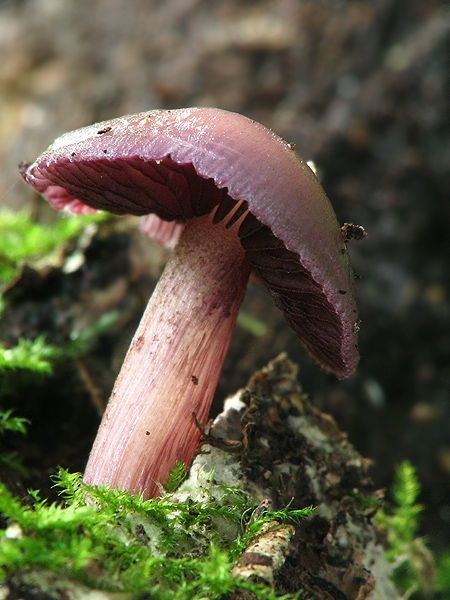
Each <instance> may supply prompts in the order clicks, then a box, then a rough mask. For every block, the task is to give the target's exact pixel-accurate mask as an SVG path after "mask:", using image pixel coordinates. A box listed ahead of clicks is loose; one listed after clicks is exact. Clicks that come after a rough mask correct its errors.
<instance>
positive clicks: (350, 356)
mask: <svg viewBox="0 0 450 600" xmlns="http://www.w3.org/2000/svg"><path fill="white" fill-rule="evenodd" d="M21 174H22V177H23V179H24V180H25V181H26V182H27V183H28V184H29V185H31V186H32V187H33V188H34V189H35V190H37V191H38V192H39V193H40V194H42V195H43V196H44V197H45V198H46V199H47V200H48V201H49V202H50V203H51V204H52V205H53V206H54V207H55V208H58V209H66V210H70V211H72V212H76V213H83V212H90V211H92V210H93V209H94V210H95V209H102V210H108V211H110V212H113V213H115V214H126V213H128V214H135V215H146V214H149V213H154V214H156V215H157V216H158V217H159V218H161V219H165V220H168V221H177V222H181V223H182V222H185V221H186V220H187V219H189V218H191V217H195V216H201V215H203V214H207V213H209V212H211V210H212V209H213V208H214V207H215V206H217V205H220V206H221V207H226V206H228V204H229V203H230V202H231V203H232V202H237V201H241V200H243V201H245V202H246V205H247V207H248V210H249V215H248V216H247V217H246V219H245V220H244V222H243V224H242V225H241V227H240V230H239V235H240V238H241V243H242V245H243V247H244V249H245V251H246V256H247V259H248V260H249V262H250V263H251V264H252V266H253V267H254V268H255V270H256V271H257V272H258V273H259V275H260V276H261V278H262V279H263V280H264V282H265V283H266V285H267V286H268V288H269V290H270V291H271V293H272V294H273V295H274V297H275V300H276V302H277V304H278V305H279V306H280V308H282V309H283V311H284V313H285V315H286V318H287V320H288V322H289V323H290V325H291V327H292V328H293V329H294V331H295V332H296V334H297V335H298V336H299V338H300V339H301V340H302V341H303V343H304V344H305V346H306V347H307V349H308V351H309V352H310V353H311V355H312V356H313V357H314V358H315V359H316V360H317V361H318V362H319V364H320V365H321V366H322V367H323V368H324V369H325V370H327V371H330V372H333V373H334V374H335V375H336V376H337V377H346V376H348V375H350V374H351V373H352V372H353V371H354V369H355V367H356V364H357V362H358V357H359V356H358V349H357V339H356V338H357V321H358V317H357V310H356V301H355V286H354V281H353V271H352V268H351V264H350V259H349V256H348V252H347V247H346V244H345V240H344V237H343V234H342V232H341V229H340V227H339V224H338V222H337V219H336V215H335V213H334V210H333V208H332V206H331V204H330V202H329V200H328V198H327V197H326V195H325V193H324V191H323V188H322V186H321V185H320V183H319V182H318V180H317V178H316V176H315V175H314V173H313V172H312V171H311V169H309V167H308V166H307V165H306V163H305V162H304V161H302V160H301V159H300V157H299V156H298V155H297V154H296V153H295V152H294V151H293V149H292V148H291V147H290V146H289V144H287V143H286V142H285V141H284V140H282V139H281V138H280V137H278V136H277V135H275V134H274V133H273V132H272V131H270V130H268V129H267V128H265V127H264V126H262V125H260V124H258V123H256V122H254V121H252V120H250V119H247V118H246V117H243V116H242V115H238V114H236V113H231V112H227V111H223V110H220V109H214V108H191V109H180V110H168V111H164V110H155V111H150V112H145V113H140V114H137V115H131V116H127V117H122V118H119V119H114V120H111V121H105V122H102V123H98V124H95V125H92V126H89V127H85V128H83V129H79V130H77V131H73V132H70V133H67V134H65V135H63V136H61V137H60V138H58V139H57V140H56V141H55V142H54V143H53V144H52V145H51V146H50V147H49V148H48V149H47V150H46V151H45V152H44V153H43V154H42V155H41V156H40V157H39V158H38V159H37V160H36V161H35V162H34V163H33V164H31V165H23V166H22V168H21ZM219 210H220V208H219Z"/></svg>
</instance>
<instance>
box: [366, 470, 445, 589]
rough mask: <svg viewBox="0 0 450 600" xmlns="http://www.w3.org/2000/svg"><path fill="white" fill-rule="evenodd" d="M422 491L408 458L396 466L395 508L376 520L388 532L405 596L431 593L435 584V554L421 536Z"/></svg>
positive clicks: (397, 579) (389, 551)
mask: <svg viewBox="0 0 450 600" xmlns="http://www.w3.org/2000/svg"><path fill="white" fill-rule="evenodd" d="M419 494H420V484H419V480H418V478H417V475H416V471H415V469H414V467H413V466H412V465H411V464H410V463H409V462H406V461H405V462H403V463H401V464H400V465H399V466H398V467H397V469H396V474H395V479H394V485H393V489H392V496H393V501H394V502H393V506H392V508H391V509H390V510H388V511H385V510H381V511H379V512H378V514H377V515H376V521H377V523H378V524H380V525H382V526H383V527H384V528H385V529H386V532H387V536H388V537H387V539H388V549H387V550H386V557H387V558H388V560H389V561H390V562H392V564H393V566H394V575H393V581H394V583H395V585H396V587H397V589H398V590H399V591H400V592H401V594H402V597H403V598H409V597H410V596H412V595H413V594H415V593H421V594H424V595H425V596H428V595H429V593H430V591H431V590H432V589H433V586H434V585H435V565H434V558H433V556H432V554H431V551H430V550H429V549H428V547H427V542H426V540H425V539H424V538H420V537H419V536H418V529H419V515H420V513H421V512H422V510H423V507H422V506H421V505H420V504H418V503H417V499H418V497H419Z"/></svg>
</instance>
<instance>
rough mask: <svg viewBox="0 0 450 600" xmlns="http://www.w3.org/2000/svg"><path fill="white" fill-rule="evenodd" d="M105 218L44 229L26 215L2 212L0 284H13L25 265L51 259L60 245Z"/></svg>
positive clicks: (78, 218)
mask: <svg viewBox="0 0 450 600" xmlns="http://www.w3.org/2000/svg"><path fill="white" fill-rule="evenodd" d="M105 218H106V215H105V214H104V213H98V214H93V215H82V216H80V215H77V216H74V217H70V216H68V217H65V218H60V219H57V220H55V221H54V222H53V223H52V224H51V225H45V224H41V223H33V222H32V220H31V217H30V214H29V212H27V211H21V212H14V211H8V210H2V211H0V239H1V240H2V249H1V252H0V282H1V281H2V282H3V283H4V284H5V283H8V282H10V281H12V280H13V279H14V278H15V277H16V276H17V275H18V273H19V271H20V268H21V265H22V264H23V263H24V262H25V261H26V262H27V263H32V262H34V261H36V260H39V259H42V258H44V257H46V256H47V257H48V256H49V255H50V254H51V253H52V252H54V251H55V250H56V249H57V248H58V247H60V246H61V244H63V243H64V242H66V241H67V240H69V239H71V238H73V237H76V236H77V235H79V234H80V232H81V231H82V230H83V229H84V227H86V225H87V224H89V223H93V222H94V223H97V222H99V221H102V220H104V219H105Z"/></svg>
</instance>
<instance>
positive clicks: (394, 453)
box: [0, 0, 450, 550]
mask: <svg viewBox="0 0 450 600" xmlns="http://www.w3.org/2000/svg"><path fill="white" fill-rule="evenodd" d="M449 10H450V9H449V6H448V4H447V3H446V2H438V1H437V0H427V1H426V2H424V1H423V0H378V1H377V2H366V1H352V2H350V1H344V0H341V1H339V0H297V1H294V0H215V1H214V0H164V1H163V2H162V1H161V0H147V1H144V0H127V1H126V2H125V1H123V0H108V1H106V0H97V1H92V2H79V1H78V0H64V1H61V0H0V201H1V204H2V205H3V206H8V207H14V208H21V207H31V208H32V210H33V211H34V214H35V215H37V216H38V217H39V218H43V219H48V218H50V217H49V211H47V212H46V210H47V209H46V208H45V207H44V206H43V204H44V203H43V202H41V200H39V199H38V198H36V197H35V196H34V195H33V194H32V192H31V190H30V189H28V188H26V187H25V186H24V185H23V184H22V183H20V182H18V170H17V165H18V163H19V162H20V161H22V160H27V161H31V160H33V159H34V158H35V157H36V156H37V155H38V154H39V153H40V152H41V151H42V150H44V148H45V147H46V146H47V145H48V144H49V143H50V142H51V141H52V140H53V139H54V138H55V137H57V136H58V135H60V134H61V133H63V132H65V131H68V130H71V129H74V128H78V127H81V126H83V125H87V124H90V123H92V122H95V121H100V120H104V119H108V118H111V117H116V116H120V115H122V114H126V113H134V112H139V111H144V110H148V109H153V108H175V107H185V106H217V107H221V108H224V109H228V110H232V111H237V112H240V113H243V114H245V115H246V116H248V117H251V118H252V119H255V120H257V121H260V122H261V123H263V124H264V125H266V126H268V127H271V128H273V129H274V130H275V131H276V132H277V133H278V134H280V135H281V136H283V137H284V138H286V139H287V140H288V141H289V142H293V143H295V145H296V149H297V151H298V153H299V154H300V155H301V156H302V157H303V158H305V159H308V160H313V161H314V162H315V165H316V167H317V171H318V175H319V177H320V179H321V181H322V183H323V185H324V187H325V189H326V191H327V193H328V195H329V197H330V199H331V201H332V203H333V205H334V207H335V209H336V212H337V214H338V218H339V220H340V222H344V221H350V222H353V223H358V224H361V225H363V226H364V227H365V228H366V230H367V233H368V238H367V240H365V241H361V242H353V243H351V244H350V250H351V255H352V259H353V263H354V268H355V270H356V272H358V273H359V274H361V276H362V277H361V279H360V280H359V282H358V295H359V308H360V317H361V320H362V324H361V333H360V348H361V356H362V358H361V362H360V366H359V368H358V371H357V373H356V374H355V375H354V376H353V377H351V378H350V379H348V380H345V381H342V382H338V381H336V380H335V379H334V378H332V377H331V376H327V375H324V374H323V373H322V372H321V371H320V370H319V369H318V367H316V366H315V365H314V364H312V363H311V361H310V359H309V358H308V357H307V356H306V353H305V352H304V351H303V349H302V347H301V345H300V343H299V342H298V340H297V339H296V338H295V336H294V334H293V333H292V332H291V331H290V330H289V328H288V327H287V325H286V324H285V322H284V319H283V316H282V315H281V313H279V311H278V310H277V309H276V308H275V307H274V306H273V303H272V301H271V299H270V298H269V296H268V295H267V294H266V293H265V292H264V290H263V289H262V288H261V287H260V286H259V285H258V283H256V282H253V283H252V285H251V286H250V289H249V292H248V294H247V298H246V301H245V304H244V307H243V310H244V312H246V313H247V314H251V315H253V316H254V317H256V318H258V319H260V320H262V321H264V322H265V323H266V324H267V325H268V326H269V327H268V331H267V333H266V334H265V335H264V336H263V337H255V336H253V335H252V334H251V333H249V332H248V331H247V330H246V329H243V328H237V330H236V335H235V336H234V338H233V342H232V345H231V348H230V352H229V355H228V357H227V361H226V364H225V367H224V372H223V376H222V378H221V382H220V385H219V389H218V392H217V403H216V405H215V409H214V410H216V411H217V410H219V407H220V403H221V401H222V400H223V398H224V396H225V395H226V394H228V393H230V392H232V391H234V390H236V389H237V388H238V387H240V386H242V385H243V384H245V382H246V379H247V377H248V376H249V375H250V374H251V373H252V372H253V371H254V370H255V369H256V368H258V367H261V366H263V365H264V364H265V363H266V362H267V361H268V360H270V359H271V358H273V357H274V356H275V355H277V354H278V353H279V352H281V351H283V350H287V351H288V353H289V355H290V357H291V358H292V359H293V360H295V361H296V362H298V364H299V365H300V379H301V381H302V384H303V386H304V388H305V390H306V391H307V392H308V394H309V395H310V397H311V399H312V400H313V401H314V402H315V403H316V405H317V406H319V407H320V408H321V409H323V410H325V411H327V412H329V413H331V414H332V415H333V416H334V417H335V418H336V420H337V421H338V422H339V424H340V426H341V427H342V429H343V430H344V431H346V432H347V433H348V435H349V439H350V440H351V441H352V442H353V443H354V444H355V446H356V447H357V448H358V450H359V451H360V452H361V453H362V454H363V455H365V456H367V457H370V458H372V459H373V460H374V461H375V464H374V469H373V476H374V479H375V482H376V485H377V486H378V487H384V486H389V485H390V483H391V482H392V477H393V472H394V468H395V465H396V464H398V463H399V462H400V461H402V460H405V459H408V460H409V461H411V462H412V463H413V465H415V466H416V468H417V469H418V473H419V477H420V480H421V482H422V486H423V492H422V495H421V498H420V500H421V502H422V503H423V504H424V505H425V506H426V511H425V513H424V518H423V521H422V525H423V526H422V533H426V534H427V535H428V536H429V537H430V539H431V541H432V544H433V546H434V547H435V548H436V549H438V550H440V549H442V548H443V547H444V546H448V545H449V544H450V402H449V394H450V390H449V381H450V303H449V294H450V277H449V275H450V273H449V272H450V243H449V240H450V235H449V233H450V202H449V190H450V185H449V184H450V171H449V168H448V165H449V158H450V146H449V138H450V136H449V119H448V117H449V114H448V108H449V102H448V99H449V96H448V83H449V81H448V79H449V66H450V12H449ZM128 235H131V234H129V230H127V231H126V233H121V234H120V235H119V234H115V236H116V238H117V239H118V240H119V246H120V245H122V246H120V248H122V250H123V251H127V252H128V251H129V245H128V244H129V243H130V244H131V245H132V248H138V250H139V251H136V250H134V254H133V258H132V259H130V260H131V263H132V265H133V269H132V273H131V278H129V279H127V281H128V280H131V281H132V285H131V288H130V287H127V285H128V284H123V286H125V288H124V287H123V286H122V287H120V286H116V287H117V288H118V290H117V293H118V295H119V297H120V298H121V300H122V301H123V297H124V294H130V297H132V294H137V298H138V300H137V301H136V302H135V303H134V304H132V306H131V308H130V307H129V318H128V321H127V324H128V325H129V332H128V329H124V331H126V334H125V333H124V335H123V336H121V338H123V339H121V344H122V346H123V348H122V349H121V350H118V351H117V352H118V355H120V356H121V354H120V353H121V352H122V353H123V351H124V350H125V348H126V346H127V343H128V339H129V337H127V336H130V335H131V334H132V329H133V327H134V326H135V322H136V320H138V319H139V313H140V311H142V308H143V303H144V302H145V298H146V291H145V290H146V289H147V287H148V288H151V286H152V285H154V280H155V279H156V278H157V275H158V272H159V269H160V268H162V262H163V259H164V256H165V254H164V253H163V252H161V251H158V252H156V254H153V255H152V259H151V260H152V261H153V262H152V265H153V266H151V268H150V271H149V273H150V274H149V273H147V274H145V273H144V267H143V266H142V264H141V266H139V261H141V260H142V261H144V262H143V264H145V265H146V264H147V262H146V261H147V258H145V259H143V258H140V257H141V254H142V253H145V252H147V250H143V248H144V246H145V247H146V246H148V245H149V244H143V243H142V242H140V241H136V240H134V239H133V238H134V236H133V235H132V236H131V239H132V241H131V242H129V241H127V240H128V237H127V236H128ZM111 239H112V238H108V240H103V241H99V242H97V243H98V244H100V245H101V252H102V253H103V254H102V256H105V257H106V258H104V260H103V263H104V265H105V267H104V268H105V269H106V270H108V269H111V266H110V265H108V260H109V259H108V258H107V257H108V256H109V255H108V254H107V253H108V252H109V247H108V244H110V243H112V242H111ZM114 239H115V238H114ZM102 244H103V245H102ZM105 244H106V246H105ZM133 244H134V246H133ZM0 245H1V240H0ZM105 248H106V249H105ZM122 250H120V251H122ZM93 252H94V251H93ZM114 252H116V253H117V252H119V250H117V249H116V250H114ZM154 261H156V266H155V262H154ZM116 264H118V263H116ZM96 268H98V269H101V267H100V266H97V267H96ZM155 273H156V274H155ZM111 277H112V275H111ZM152 277H153V280H152ZM140 282H142V286H143V287H140ZM72 284H73V282H72ZM77 285H78V284H77ZM105 285H106V284H105ZM119 288H120V289H119ZM142 289H144V292H143V291H142ZM136 290H140V291H138V292H136ZM65 293H66V295H67V294H68V293H69V292H68V291H67V289H66V291H65ZM52 294H53V295H54V294H57V292H56V291H55V290H54V289H53V288H52V291H50V292H49V297H51V296H52ZM54 304H55V303H54V302H53V304H52V306H54ZM113 304H114V299H110V300H109V304H108V307H110V306H111V305H113ZM58 306H59V310H62V308H61V304H59V305H58ZM49 310H51V309H50V308H49ZM127 314H128V313H127ZM11 318H12V317H11ZM16 319H19V317H16ZM27 323H28V321H26V319H24V320H23V323H22V325H21V326H20V327H16V328H15V331H18V332H19V333H20V334H21V335H33V334H35V333H37V332H40V333H42V332H45V327H42V329H41V331H38V330H39V328H40V326H41V325H42V323H40V325H39V327H38V326H37V325H36V324H35V328H36V331H33V330H30V329H29V328H28V324H27ZM54 329H56V326H54ZM116 333H117V332H116ZM48 334H49V336H50V339H52V336H53V338H54V339H56V340H58V333H57V332H56V333H55V332H54V331H53V332H52V331H49V332H48ZM5 335H6V334H5ZM116 337H117V335H116ZM101 350H102V349H101V348H97V349H96V353H97V355H96V357H95V358H93V359H92V361H90V363H89V364H88V365H86V364H84V365H81V363H80V365H78V367H77V368H74V370H73V371H70V368H68V367H65V369H66V371H65V372H64V376H62V375H60V379H59V380H58V381H59V382H60V384H61V386H62V391H60V392H59V393H60V396H58V394H57V393H56V392H52V397H51V398H50V397H49V394H48V393H47V395H46V396H45V397H44V396H42V395H41V397H40V398H34V399H33V402H34V405H33V406H34V408H33V410H32V413H33V416H34V419H35V422H36V421H38V420H39V417H38V415H39V414H40V415H41V417H40V419H41V421H43V420H44V419H43V417H42V415H43V414H45V415H46V417H45V420H46V421H48V420H49V419H50V418H51V417H52V416H53V417H54V418H55V419H56V417H55V415H58V417H57V419H59V423H60V425H59V428H60V430H61V431H64V432H65V433H64V435H65V436H67V435H68V434H67V431H70V432H71V435H72V436H73V437H74V439H75V438H76V439H77V440H79V439H80V438H82V437H83V436H85V437H87V438H88V439H87V440H86V444H85V447H86V448H89V446H90V444H91V441H92V436H93V435H94V434H95V429H96V426H97V422H96V421H95V419H96V418H97V417H94V418H93V419H94V423H93V425H92V427H91V429H90V430H89V431H87V432H86V431H83V430H82V425H80V427H81V429H78V427H79V425H78V421H77V420H76V419H75V420H73V421H71V422H70V424H69V425H68V424H67V423H66V424H64V420H65V417H64V409H61V403H62V402H63V397H65V395H66V394H67V393H68V392H67V390H66V388H65V387H64V380H67V378H69V380H70V381H79V380H81V379H83V377H84V375H86V373H85V374H84V375H83V377H82V376H81V375H80V373H82V370H83V369H86V368H87V371H88V375H86V376H87V377H88V379H89V380H90V379H92V380H94V382H95V383H96V386H97V389H99V390H100V396H102V397H104V399H105V400H106V399H107V397H108V393H109V389H110V383H111V381H113V379H114V376H115V373H116V371H115V369H117V368H118V366H117V364H120V360H119V359H117V360H116V362H114V361H113V360H112V359H111V356H110V354H107V352H106V349H105V348H104V349H103V350H104V351H105V354H107V356H108V367H106V366H105V363H102V361H101V358H100V354H101ZM108 352H110V349H109V348H108ZM105 360H106V359H105ZM96 361H98V365H99V366H98V367H97V366H96V365H97V362H96ZM116 363H117V364H116ZM106 368H108V369H110V371H111V374H110V380H108V383H107V384H105V385H104V386H102V384H101V382H100V379H101V377H100V375H99V371H102V370H105V369H106ZM68 371H70V372H69V374H68ZM83 381H85V379H83ZM75 387H76V386H75ZM53 393H55V394H56V395H55V396H53ZM55 398H57V400H55ZM38 400H39V402H38ZM24 404H26V403H25V402H24ZM25 408H26V407H25V406H24V407H23V409H24V410H25ZM33 411H34V412H33ZM58 411H62V414H61V415H59V412H58ZM17 412H18V413H19V414H20V412H21V410H20V404H18V407H17ZM78 412H79V410H78ZM94 412H95V411H94ZM77 414H78V413H77ZM66 419H67V417H66ZM54 427H58V425H54ZM32 430H33V429H31V430H30V437H29V438H28V442H27V443H28V444H31V443H32V444H35V445H34V446H33V450H32V451H33V452H34V453H35V455H37V456H39V460H40V461H41V462H42V463H43V464H45V467H46V468H48V469H50V470H51V468H53V469H54V467H55V466H56V465H57V464H63V466H67V467H69V468H78V469H82V468H83V461H85V460H86V458H87V454H86V453H85V450H84V446H83V452H84V454H83V452H81V456H79V455H77V457H76V459H74V457H73V456H72V454H71V451H70V450H63V451H62V452H61V453H60V454H58V453H56V452H55V450H54V449H55V447H63V442H62V441H60V442H57V441H56V438H57V436H58V433H57V432H55V431H54V432H53V433H52V448H53V451H52V458H51V459H48V458H47V459H43V458H42V457H41V453H43V450H42V449H39V450H38V449H37V442H35V441H33V440H35V439H38V438H39V436H38V435H37V434H35V435H36V437H35V438H34V437H33V433H32ZM59 435H62V434H59ZM41 438H42V436H41ZM45 439H47V440H48V439H49V438H48V434H46V438H45ZM45 439H44V438H42V439H41V443H42V444H45ZM66 439H67V440H70V439H71V438H70V437H68V438H66ZM30 440H31V441H30ZM68 443H71V442H69V441H66V444H68ZM77 448H78V446H77ZM36 464H37V463H36ZM36 464H35V467H34V469H35V470H34V472H36V468H37V467H36ZM36 481H38V477H37V476H36Z"/></svg>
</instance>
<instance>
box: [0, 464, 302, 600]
mask: <svg viewBox="0 0 450 600" xmlns="http://www.w3.org/2000/svg"><path fill="white" fill-rule="evenodd" d="M55 485H57V486H58V487H59V488H60V491H61V496H62V497H63V498H64V504H61V505H56V504H52V505H47V504H46V502H45V501H41V500H40V498H39V495H38V494H37V493H34V504H33V506H31V507H30V506H24V505H22V504H21V503H20V502H19V501H18V500H17V499H16V498H14V497H13V496H12V495H11V494H9V492H8V491H7V490H6V488H5V487H4V486H2V487H0V512H1V513H2V515H3V517H4V518H6V520H7V523H8V526H7V528H6V529H5V530H3V531H1V532H0V570H1V574H2V575H3V576H10V575H11V574H14V573H15V574H17V573H24V572H27V571H29V570H30V569H31V570H33V569H38V570H46V571H49V572H52V573H57V574H59V576H60V577H61V578H71V579H75V580H77V581H79V582H81V583H83V584H85V585H88V586H89V587H91V588H95V589H103V590H109V591H114V592H118V591H122V592H128V593H133V594H142V593H146V594H148V596H149V597H150V598H161V599H165V598H179V599H183V600H184V599H186V600H187V599H189V600H195V599H200V598H203V599H205V598H217V597H219V596H220V595H221V594H228V593H231V592H234V591H236V590H237V589H238V588H241V589H246V590H251V591H252V592H253V594H255V597H256V598H266V599H271V598H276V597H277V595H276V594H275V593H274V592H273V591H272V590H270V589H268V588H267V587H264V586H262V585H259V584H255V583H250V582H239V581H237V580H235V579H233V578H232V577H231V575H230V572H231V568H232V565H233V563H234V561H235V560H236V558H237V556H238V555H239V554H240V553H241V552H242V550H243V549H244V548H245V546H246V545H247V544H248V542H249V539H250V537H251V536H253V535H255V533H256V532H257V531H258V529H259V528H260V527H261V525H262V524H263V523H264V522H266V521H269V520H271V521H273V520H274V519H280V518H282V519H286V518H287V519H289V518H291V519H297V518H300V517H301V516H305V515H307V514H309V513H310V511H309V510H307V511H289V509H286V510H284V511H280V512H277V513H270V512H268V513H267V514H266V515H265V517H264V519H261V520H258V521H255V522H254V523H252V526H251V527H249V528H248V529H247V531H246V532H245V533H244V522H243V519H244V518H245V514H247V513H248V511H249V510H250V509H251V506H250V504H249V499H248V498H247V496H246V495H245V494H244V493H243V492H242V491H239V490H231V489H224V490H223V495H222V496H221V497H219V498H216V499H212V498H210V499H208V500H207V501H204V502H194V503H193V502H192V501H191V500H186V501H185V502H177V501H174V500H172V499H171V496H170V495H167V496H165V497H164V498H160V499H151V500H146V501H144V500H142V499H141V498H139V497H132V496H130V495H128V494H127V493H126V492H119V491H117V490H110V489H108V488H99V489H97V488H94V487H91V486H88V485H85V484H83V483H82V481H81V475H80V474H69V473H68V472H67V471H64V470H61V471H60V473H59V475H58V477H57V478H56V482H55ZM219 516H220V517H221V518H222V519H226V520H228V521H230V522H234V523H240V524H242V528H241V535H239V536H238V538H237V539H235V540H227V539H224V538H223V536H220V535H219V534H218V533H217V532H216V531H215V529H214V526H213V523H214V519H216V518H217V517H219Z"/></svg>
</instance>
